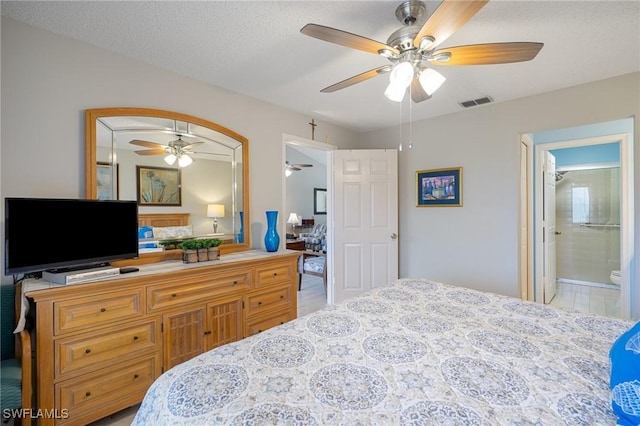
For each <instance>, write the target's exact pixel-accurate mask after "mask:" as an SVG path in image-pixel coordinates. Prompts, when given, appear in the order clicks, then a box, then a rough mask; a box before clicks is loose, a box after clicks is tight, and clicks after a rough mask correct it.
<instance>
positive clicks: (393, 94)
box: [384, 82, 407, 102]
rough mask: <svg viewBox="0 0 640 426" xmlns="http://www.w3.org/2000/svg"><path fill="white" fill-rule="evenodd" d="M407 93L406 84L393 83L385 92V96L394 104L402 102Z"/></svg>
mask: <svg viewBox="0 0 640 426" xmlns="http://www.w3.org/2000/svg"><path fill="white" fill-rule="evenodd" d="M406 91H407V87H406V86H405V85H404V84H398V83H394V82H391V83H389V85H388V86H387V89H386V90H385V91H384V95H385V96H386V97H387V99H389V100H390V101H393V102H402V99H404V94H405V92H406Z"/></svg>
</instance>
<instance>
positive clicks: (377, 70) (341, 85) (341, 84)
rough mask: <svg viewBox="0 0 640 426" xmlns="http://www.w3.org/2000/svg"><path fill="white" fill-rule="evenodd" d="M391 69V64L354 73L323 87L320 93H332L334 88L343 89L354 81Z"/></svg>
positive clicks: (358, 81) (357, 81)
mask: <svg viewBox="0 0 640 426" xmlns="http://www.w3.org/2000/svg"><path fill="white" fill-rule="evenodd" d="M389 70H391V65H384V66H382V67H378V68H374V69H372V70H369V71H365V72H363V73H362V74H358V75H354V76H353V77H349V78H347V79H346V80H342V81H341V82H339V83H336V84H333V85H331V86H329V87H325V88H324V89H322V90H321V92H322V93H332V92H335V91H336V90H340V89H344V88H346V87H349V86H353V85H354V84H356V83H360V82H362V81H365V80H368V79H370V78H373V77H376V76H378V75H380V74H383V73H385V72H388V71H389Z"/></svg>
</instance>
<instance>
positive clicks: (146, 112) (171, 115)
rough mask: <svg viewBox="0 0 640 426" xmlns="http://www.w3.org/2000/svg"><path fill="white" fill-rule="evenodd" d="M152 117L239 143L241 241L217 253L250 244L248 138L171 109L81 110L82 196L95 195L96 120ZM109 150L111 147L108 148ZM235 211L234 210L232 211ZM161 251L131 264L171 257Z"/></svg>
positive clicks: (90, 196) (89, 196)
mask: <svg viewBox="0 0 640 426" xmlns="http://www.w3.org/2000/svg"><path fill="white" fill-rule="evenodd" d="M126 116H129V117H153V118H160V119H169V120H176V121H180V122H186V123H190V124H194V125H196V126H202V127H206V128H208V129H210V130H213V131H215V132H219V133H220V134H222V135H224V136H226V137H229V138H232V139H234V140H235V141H237V142H238V143H240V144H241V145H242V197H241V199H242V210H243V212H244V213H243V215H244V217H243V222H244V223H243V224H242V226H240V227H241V228H242V242H234V243H229V244H223V245H221V246H220V251H221V253H223V254H224V253H231V252H237V251H244V250H249V249H250V247H251V236H250V228H251V227H250V226H248V224H250V223H251V222H250V219H249V211H250V207H249V141H248V139H247V138H245V137H244V136H242V135H240V134H238V133H236V132H234V131H233V130H230V129H227V128H226V127H223V126H221V125H219V124H216V123H214V122H211V121H208V120H204V119H201V118H198V117H195V116H192V115H187V114H182V113H178V112H173V111H166V110H159V109H150V108H98V109H88V110H86V111H85V167H86V182H85V184H86V189H85V193H86V197H87V198H89V199H95V198H98V190H97V164H98V163H97V158H98V143H97V128H98V123H99V120H100V119H103V120H104V119H106V118H108V117H126ZM112 149H113V148H112ZM236 214H237V212H236ZM238 220H239V219H238ZM164 253H166V255H162V254H156V253H154V254H141V255H140V258H139V259H138V261H137V262H133V263H149V262H155V261H162V260H167V259H171V258H175V257H176V256H175V253H174V254H170V253H169V252H164Z"/></svg>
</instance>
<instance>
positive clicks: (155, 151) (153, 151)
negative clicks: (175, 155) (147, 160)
mask: <svg viewBox="0 0 640 426" xmlns="http://www.w3.org/2000/svg"><path fill="white" fill-rule="evenodd" d="M134 152H135V153H136V154H138V155H163V154H166V152H165V150H164V149H162V148H156V149H145V150H144V151H134Z"/></svg>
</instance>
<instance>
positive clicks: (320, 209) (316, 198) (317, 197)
mask: <svg viewBox="0 0 640 426" xmlns="http://www.w3.org/2000/svg"><path fill="white" fill-rule="evenodd" d="M313 214H327V188H313Z"/></svg>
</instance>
